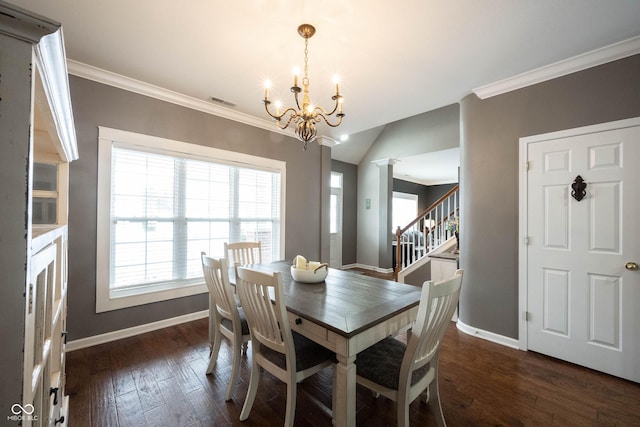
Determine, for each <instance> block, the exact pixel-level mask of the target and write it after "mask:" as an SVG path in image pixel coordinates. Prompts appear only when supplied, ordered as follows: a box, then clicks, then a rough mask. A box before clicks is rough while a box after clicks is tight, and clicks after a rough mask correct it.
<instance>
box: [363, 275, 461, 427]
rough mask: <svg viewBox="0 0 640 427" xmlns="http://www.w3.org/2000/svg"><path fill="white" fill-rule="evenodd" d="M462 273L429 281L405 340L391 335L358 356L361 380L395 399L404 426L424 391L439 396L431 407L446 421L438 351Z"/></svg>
mask: <svg viewBox="0 0 640 427" xmlns="http://www.w3.org/2000/svg"><path fill="white" fill-rule="evenodd" d="M462 274H463V271H462V270H457V271H456V273H455V275H454V276H453V277H451V278H449V279H447V280H443V281H441V282H437V283H433V282H431V281H427V282H424V284H423V285H422V293H421V295H420V305H419V307H418V315H417V317H416V321H415V324H414V325H413V328H412V330H411V333H410V334H408V339H407V344H406V345H405V344H403V343H402V342H400V341H398V340H397V339H395V338H393V337H387V338H385V339H384V340H382V341H380V342H378V343H376V344H374V345H373V346H371V347H369V348H367V349H366V350H364V351H362V352H360V353H358V355H357V356H356V362H355V363H356V381H357V382H358V383H359V384H362V385H363V386H365V387H367V388H369V389H370V390H372V391H373V392H375V393H376V394H381V395H383V396H385V397H387V398H388V399H391V400H393V401H395V402H396V408H397V418H398V426H399V427H408V426H409V404H410V403H411V402H413V401H414V400H415V399H416V398H417V397H418V396H420V395H421V394H423V392H424V397H425V399H424V401H425V402H429V400H430V398H431V397H435V401H433V402H432V410H433V412H434V414H435V416H436V424H437V425H438V426H446V422H445V420H444V415H443V413H442V406H441V404H440V391H439V390H438V356H439V350H440V343H441V341H442V338H443V337H444V334H445V331H446V329H447V326H449V322H450V321H451V317H452V316H453V313H454V311H455V309H456V307H457V305H458V297H459V296H460V287H461V285H462ZM432 386H433V387H432ZM432 395H433V396H432Z"/></svg>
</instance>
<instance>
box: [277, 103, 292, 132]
mask: <svg viewBox="0 0 640 427" xmlns="http://www.w3.org/2000/svg"><path fill="white" fill-rule="evenodd" d="M289 110H291V111H292V112H293V111H294V110H293V108H287V109H286V110H285V112H284V113H282V116H284V115H285V113H286V112H287V111H289ZM282 116H280V117H282ZM295 118H296V114H295V113H292V114H291V115H290V116H289V120H287V123H286V124H285V125H284V126H282V125H281V124H280V119H277V120H276V126H278V127H279V128H280V129H286V128H288V127H289V125H290V124H291V120H293V119H295Z"/></svg>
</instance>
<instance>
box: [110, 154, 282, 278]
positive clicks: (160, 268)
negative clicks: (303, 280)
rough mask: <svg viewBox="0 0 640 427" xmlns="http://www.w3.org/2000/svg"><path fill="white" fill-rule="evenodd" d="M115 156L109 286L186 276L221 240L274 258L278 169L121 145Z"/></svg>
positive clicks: (217, 251)
mask: <svg viewBox="0 0 640 427" xmlns="http://www.w3.org/2000/svg"><path fill="white" fill-rule="evenodd" d="M112 162H113V164H112V171H113V172H112V193H111V211H112V213H111V215H112V229H111V233H112V234H111V239H112V242H113V243H112V245H111V259H112V263H111V270H112V274H111V287H113V288H119V287H128V286H140V285H146V284H150V283H162V282H168V281H172V282H187V283H189V282H191V281H193V279H196V278H200V277H202V266H201V261H200V252H201V251H205V252H206V253H207V254H212V255H213V256H223V255H224V254H223V244H224V242H235V241H245V240H247V241H260V242H262V250H263V260H264V261H271V260H272V259H273V255H274V254H275V255H276V257H275V258H276V259H277V258H278V253H279V250H278V249H279V248H278V246H279V244H278V242H279V240H280V236H279V229H280V223H279V213H280V206H279V202H280V176H279V174H277V173H273V172H267V171H261V170H255V169H248V168H239V167H234V166H229V165H224V164H216V163H212V162H205V161H198V160H193V159H186V158H181V157H173V156H167V155H161V154H156V153H149V152H144V151H135V150H130V149H123V148H114V149H113V154H112Z"/></svg>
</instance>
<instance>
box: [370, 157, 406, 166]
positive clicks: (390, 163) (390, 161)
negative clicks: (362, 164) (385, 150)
mask: <svg viewBox="0 0 640 427" xmlns="http://www.w3.org/2000/svg"><path fill="white" fill-rule="evenodd" d="M399 161H400V160H397V159H393V158H391V157H387V158H384V159H378V160H371V163H373V164H375V165H378V166H393V165H395V164H396V163H398V162H399Z"/></svg>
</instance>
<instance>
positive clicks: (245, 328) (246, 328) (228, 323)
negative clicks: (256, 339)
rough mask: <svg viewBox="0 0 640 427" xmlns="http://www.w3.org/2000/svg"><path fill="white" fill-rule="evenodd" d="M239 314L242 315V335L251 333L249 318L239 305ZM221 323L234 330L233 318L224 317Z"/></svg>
mask: <svg viewBox="0 0 640 427" xmlns="http://www.w3.org/2000/svg"><path fill="white" fill-rule="evenodd" d="M238 314H239V315H240V332H241V333H242V335H249V324H248V323H247V318H246V317H245V315H244V310H243V309H242V307H238ZM221 323H222V326H224V327H225V328H227V329H228V330H230V331H232V332H233V323H232V322H231V319H227V318H224V317H223V318H222V322H221Z"/></svg>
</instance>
